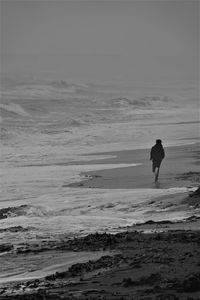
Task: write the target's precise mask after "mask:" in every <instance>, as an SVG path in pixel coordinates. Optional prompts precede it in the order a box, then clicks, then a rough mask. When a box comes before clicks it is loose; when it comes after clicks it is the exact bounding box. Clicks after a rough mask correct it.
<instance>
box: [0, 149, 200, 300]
mask: <svg viewBox="0 0 200 300" xmlns="http://www.w3.org/2000/svg"><path fill="white" fill-rule="evenodd" d="M165 150H166V158H165V160H163V163H162V167H161V172H160V178H159V181H158V183H155V182H154V177H153V173H152V171H151V162H150V161H149V157H148V155H149V149H143V150H141V149H140V150H132V151H131V150H126V151H120V152H108V153H102V156H103V155H104V156H105V157H108V158H107V159H101V160H97V159H95V160H89V161H87V162H84V161H83V162H81V161H78V162H77V165H78V166H81V165H84V164H87V165H91V166H94V165H98V164H99V165H101V166H102V168H103V166H106V165H107V167H108V168H107V169H104V170H102V169H101V168H100V170H98V168H97V170H95V171H89V172H83V174H81V178H82V181H78V182H74V183H71V184H69V185H67V186H65V185H64V186H63V187H62V188H63V189H67V190H68V189H70V190H73V189H74V191H77V190H78V191H80V193H81V194H82V197H81V201H84V197H86V196H84V193H86V194H89V193H90V191H91V192H92V194H91V197H92V196H93V197H97V203H98V201H99V207H98V205H97V204H95V207H93V209H92V205H94V204H92V203H94V200H95V199H93V200H91V202H90V204H89V203H88V200H87V202H85V204H86V203H87V206H88V207H85V212H83V207H84V202H83V206H82V208H81V210H82V213H83V215H84V214H85V215H86V216H88V217H90V218H91V223H90V224H91V226H93V228H95V227H94V226H95V224H96V226H97V227H96V228H98V220H96V221H95V218H99V217H100V218H101V230H97V231H96V233H95V232H94V229H93V230H92V231H91V233H90V234H87V233H86V231H83V232H82V234H79V235H77V237H75V238H74V236H73V235H72V236H71V237H70V236H69V234H65V233H64V232H62V235H59V238H58V237H57V238H55V237H54V239H48V238H40V239H38V240H35V241H31V240H30V242H28V240H27V242H26V241H25V240H24V242H23V243H22V242H20V243H18V244H12V243H11V241H10V242H7V243H4V244H1V248H0V251H1V256H0V265H1V268H2V270H1V277H0V283H1V289H0V293H1V294H0V299H2V300H3V299H181V300H182V299H195V300H197V299H199V297H200V289H199V286H200V273H199V270H200V269H199V261H200V260H199V259H200V256H199V243H200V231H199V228H200V205H199V203H200V197H199V195H194V196H190V194H192V192H193V191H195V190H196V189H197V187H198V186H199V182H200V173H199V172H198V167H199V145H198V144H191V145H186V146H179V147H171V148H170V147H169V148H166V149H165ZM95 155H96V154H90V155H89V156H91V157H93V156H95ZM132 162H134V164H135V165H134V166H129V164H131V163H132ZM124 164H127V165H128V167H124ZM68 165H70V164H68ZM75 165H76V164H75V163H74V162H73V166H75ZM116 165H119V166H120V165H121V166H122V167H121V168H116V167H115V168H111V169H109V166H116ZM77 195H79V194H77ZM106 195H107V198H106ZM131 195H132V197H134V202H132V203H131V201H130V200H131ZM79 197H80V195H79ZM87 197H88V196H87ZM137 197H138V199H137ZM87 199H88V198H87ZM78 204H80V202H78ZM74 209H75V208H74ZM95 210H96V213H95ZM22 211H23V208H22ZM109 211H110V212H109ZM123 211H124V212H125V214H123V215H122V214H121V212H123ZM113 212H114V214H115V217H116V219H113V216H114V215H113ZM10 213H12V209H10ZM13 213H16V212H13ZM22 215H23V213H22ZM72 215H73V213H72ZM126 215H127V217H125V216H126ZM2 216H3V214H2ZM95 216H96V217H95ZM122 216H123V217H122ZM74 217H75V218H76V216H74ZM119 218H124V224H123V222H122V223H121V225H119V224H118V225H117V219H118V220H119ZM102 219H104V222H105V226H102ZM108 220H109V222H108ZM88 226H89V224H88ZM99 229H100V228H99ZM26 230H27V232H28V231H29V228H28V227H26V228H25V227H24V226H20V225H18V226H15V227H10V228H8V229H5V230H2V232H3V231H4V233H5V234H6V233H7V234H19V233H20V231H21V232H24V231H26ZM5 261H6V263H5ZM49 261H51V263H49ZM14 265H16V268H13V266H14ZM11 266H12V267H11ZM10 267H11V268H10ZM9 268H10V271H9ZM14 269H15V270H16V271H14ZM30 297H31V298H30Z"/></svg>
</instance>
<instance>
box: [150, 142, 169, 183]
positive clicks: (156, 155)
mask: <svg viewBox="0 0 200 300" xmlns="http://www.w3.org/2000/svg"><path fill="white" fill-rule="evenodd" d="M164 157H165V151H164V149H163V146H162V141H161V140H156V144H155V145H154V146H153V147H152V148H151V154H150V160H152V163H153V164H152V171H153V173H155V182H157V181H158V176H159V170H160V165H161V162H162V160H163V158H164Z"/></svg>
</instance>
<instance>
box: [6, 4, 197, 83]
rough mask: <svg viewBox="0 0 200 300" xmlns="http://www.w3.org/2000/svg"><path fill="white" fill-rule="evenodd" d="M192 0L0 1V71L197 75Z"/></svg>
mask: <svg viewBox="0 0 200 300" xmlns="http://www.w3.org/2000/svg"><path fill="white" fill-rule="evenodd" d="M198 6H199V1H192V0H188V1H184V0H183V1H182V0H178V1H176V0H175V1H170V0H166V1H165V0H163V1H162V0H161V1H160V0H159V1H151V0H147V1H144V0H141V1H124V0H121V1H120V0H119V1H114V0H113V1H95V0H94V1H84V0H82V1H76V0H75V1H67V0H66V1H64V0H63V1H59V0H57V1H56V0H55V1H50V0H49V1H48V0H43V1H42V0H29V1H27V0H26V1H20V0H17V1H14V0H13V1H11V0H3V1H1V58H2V69H3V71H4V72H6V71H9V72H20V73H23V72H24V73H25V72H30V73H31V72H32V73H42V72H43V73H44V72H52V73H58V74H59V73H60V74H65V75H66V76H67V77H69V78H70V76H71V77H73V78H75V77H77V78H83V77H85V78H86V79H91V78H96V79H104V80H107V79H110V80H115V79H117V80H123V81H126V80H127V81H129V82H130V81H131V80H138V81H140V80H147V81H148V80H153V81H159V80H177V81H179V80H190V81H193V80H195V78H196V80H197V75H198V63H199V61H198V43H199V32H198V29H199V27H198V17H199V16H198V13H199V8H198Z"/></svg>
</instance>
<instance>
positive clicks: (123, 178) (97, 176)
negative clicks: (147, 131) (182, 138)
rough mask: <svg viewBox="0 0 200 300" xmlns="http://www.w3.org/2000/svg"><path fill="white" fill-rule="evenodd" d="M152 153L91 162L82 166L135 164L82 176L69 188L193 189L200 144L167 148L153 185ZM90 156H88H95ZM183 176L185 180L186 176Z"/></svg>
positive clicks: (134, 152) (128, 152) (128, 153)
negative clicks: (188, 187)
mask: <svg viewBox="0 0 200 300" xmlns="http://www.w3.org/2000/svg"><path fill="white" fill-rule="evenodd" d="M149 152H150V150H149V149H138V150H124V151H116V152H103V153H101V154H102V155H109V156H113V157H112V158H107V159H101V160H90V161H89V162H87V163H84V162H79V164H80V165H81V164H83V165H84V164H87V165H90V164H91V165H92V164H95V165H96V164H121V163H127V164H128V163H135V164H138V165H136V166H134V167H125V168H115V169H107V170H97V171H89V172H87V173H85V172H83V173H81V176H82V177H85V178H84V179H83V180H82V181H79V182H74V183H71V184H69V185H66V187H80V188H100V189H101V188H103V189H138V188H171V187H183V186H190V185H191V181H193V179H194V177H195V175H196V176H197V177H198V176H199V175H198V172H199V158H200V156H199V143H195V144H190V145H184V146H176V147H166V148H165V152H166V157H165V159H164V160H163V162H162V164H161V168H160V177H159V182H158V183H156V184H155V183H154V174H153V173H152V166H151V165H152V162H151V161H150V160H149ZM96 154H97V153H94V154H88V156H91V157H92V155H96ZM183 175H184V176H183Z"/></svg>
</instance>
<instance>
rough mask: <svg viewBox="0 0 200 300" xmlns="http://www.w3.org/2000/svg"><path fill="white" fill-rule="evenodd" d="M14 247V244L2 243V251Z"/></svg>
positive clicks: (0, 250)
mask: <svg viewBox="0 0 200 300" xmlns="http://www.w3.org/2000/svg"><path fill="white" fill-rule="evenodd" d="M12 249H13V245H12V244H0V252H7V251H11V250H12Z"/></svg>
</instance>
